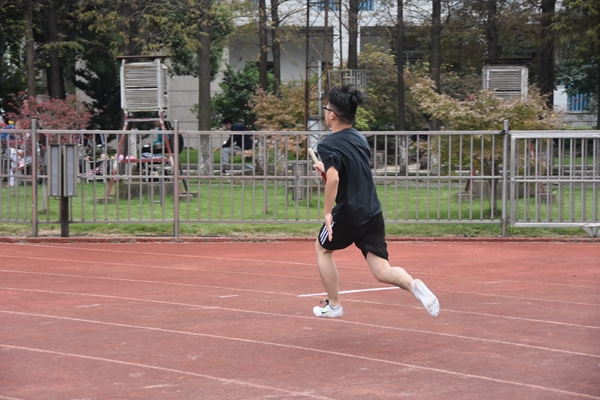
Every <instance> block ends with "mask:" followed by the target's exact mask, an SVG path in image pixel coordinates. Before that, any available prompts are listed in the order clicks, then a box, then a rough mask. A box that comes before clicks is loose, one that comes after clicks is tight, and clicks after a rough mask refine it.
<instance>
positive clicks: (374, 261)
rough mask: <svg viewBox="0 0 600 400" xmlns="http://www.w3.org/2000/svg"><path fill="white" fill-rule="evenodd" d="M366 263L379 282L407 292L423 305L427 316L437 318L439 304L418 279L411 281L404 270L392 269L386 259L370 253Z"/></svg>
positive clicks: (410, 277)
mask: <svg viewBox="0 0 600 400" xmlns="http://www.w3.org/2000/svg"><path fill="white" fill-rule="evenodd" d="M367 263H368V264H369V267H371V271H372V272H373V275H374V276H375V278H377V280H378V281H379V282H383V283H388V284H390V285H395V286H398V287H400V288H402V289H405V290H408V291H409V292H411V293H412V294H413V296H415V297H416V298H417V300H419V301H420V302H421V303H422V304H423V306H424V307H425V309H426V310H427V312H428V313H429V314H431V315H432V316H434V317H437V315H438V314H439V312H440V303H439V301H438V299H437V297H435V295H434V294H433V293H432V292H431V290H429V288H427V286H425V284H424V283H423V282H422V281H421V280H420V279H413V278H412V276H410V275H409V274H408V272H406V271H405V270H404V268H400V267H392V266H390V263H389V262H388V261H387V260H386V259H384V258H381V257H378V256H376V255H375V254H373V253H371V252H369V253H367Z"/></svg>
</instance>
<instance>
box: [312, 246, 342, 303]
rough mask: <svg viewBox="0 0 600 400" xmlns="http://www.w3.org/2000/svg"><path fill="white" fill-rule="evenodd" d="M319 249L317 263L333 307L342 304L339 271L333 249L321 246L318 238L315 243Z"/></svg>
mask: <svg viewBox="0 0 600 400" xmlns="http://www.w3.org/2000/svg"><path fill="white" fill-rule="evenodd" d="M315 248H316V250H317V263H318V264H319V273H320V274H321V281H322V282H323V286H324V287H325V291H326V292H327V297H328V299H329V304H331V306H332V307H337V306H339V305H341V301H340V289H339V280H340V279H339V277H338V271H337V268H336V266H335V262H334V261H333V251H332V250H327V249H325V248H323V246H321V244H320V243H319V241H318V240H317V241H316V243H315Z"/></svg>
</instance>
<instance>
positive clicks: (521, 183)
mask: <svg viewBox="0 0 600 400" xmlns="http://www.w3.org/2000/svg"><path fill="white" fill-rule="evenodd" d="M510 141H511V161H510V165H511V168H510V169H511V171H512V172H513V173H512V174H511V176H510V187H511V190H510V193H511V199H510V224H511V226H515V227H581V228H583V229H584V230H585V231H586V232H587V233H588V234H589V235H590V236H592V237H598V229H599V228H600V220H599V218H598V215H599V207H600V206H599V200H600V195H599V188H600V133H599V132H597V131H573V132H568V133H565V132H560V131H559V132H512V133H511V139H510Z"/></svg>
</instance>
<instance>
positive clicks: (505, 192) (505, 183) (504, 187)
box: [502, 120, 509, 237]
mask: <svg viewBox="0 0 600 400" xmlns="http://www.w3.org/2000/svg"><path fill="white" fill-rule="evenodd" d="M503 128H504V129H503V130H502V134H503V138H502V146H503V147H502V237H507V236H508V221H507V218H508V213H507V212H506V208H507V206H508V132H509V124H508V120H504V127H503Z"/></svg>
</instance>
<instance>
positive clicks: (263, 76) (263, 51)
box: [258, 0, 269, 91]
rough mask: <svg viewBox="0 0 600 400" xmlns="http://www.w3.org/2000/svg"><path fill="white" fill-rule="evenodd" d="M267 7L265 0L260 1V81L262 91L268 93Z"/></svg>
mask: <svg viewBox="0 0 600 400" xmlns="http://www.w3.org/2000/svg"><path fill="white" fill-rule="evenodd" d="M267 21H268V18H267V5H266V2H265V0H258V81H259V85H260V87H261V89H262V90H264V91H266V90H267V86H268V82H267V70H268V68H267V54H268V51H269V47H268V37H267Z"/></svg>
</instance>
